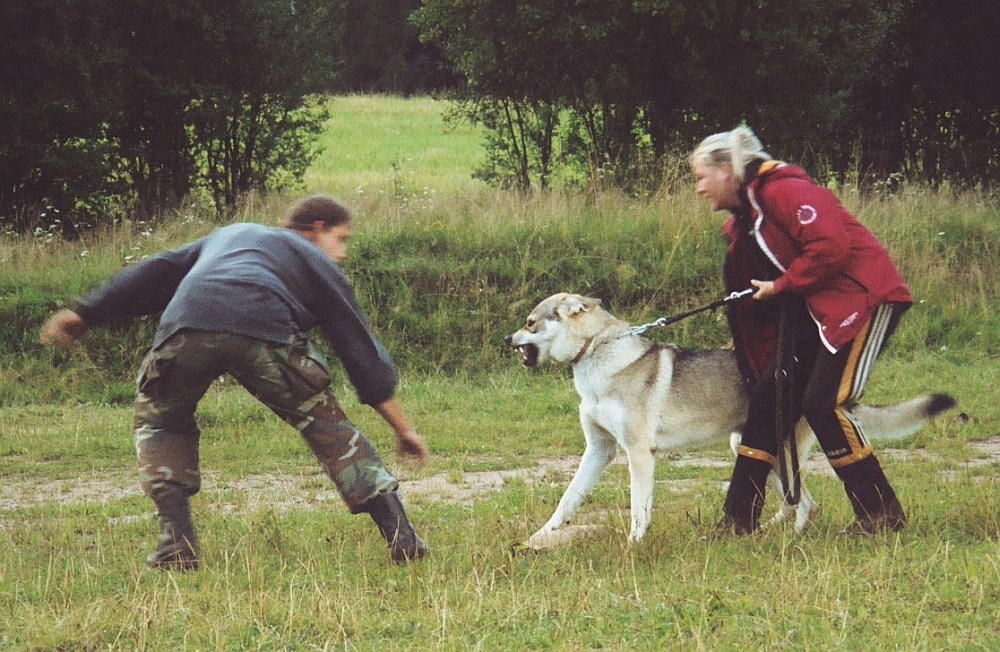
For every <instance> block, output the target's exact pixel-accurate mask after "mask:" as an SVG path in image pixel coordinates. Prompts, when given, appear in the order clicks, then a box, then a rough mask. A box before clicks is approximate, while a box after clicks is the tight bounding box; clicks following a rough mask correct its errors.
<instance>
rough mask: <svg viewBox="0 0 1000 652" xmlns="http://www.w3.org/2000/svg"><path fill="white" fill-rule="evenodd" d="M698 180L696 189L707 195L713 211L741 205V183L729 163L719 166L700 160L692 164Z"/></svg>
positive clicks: (702, 194) (726, 209)
mask: <svg viewBox="0 0 1000 652" xmlns="http://www.w3.org/2000/svg"><path fill="white" fill-rule="evenodd" d="M692 171H693V172H694V177H695V179H696V180H697V183H696V184H695V187H694V191H695V192H696V193H697V194H699V195H701V196H703V197H705V199H707V200H708V203H709V204H710V205H711V206H712V210H713V211H723V210H725V211H734V210H736V209H738V208H739V207H740V195H739V190H740V184H739V182H737V181H736V178H735V177H733V168H732V166H731V165H729V164H728V163H719V164H718V165H717V166H714V165H709V164H708V163H706V162H704V161H698V162H697V163H695V164H694V166H692Z"/></svg>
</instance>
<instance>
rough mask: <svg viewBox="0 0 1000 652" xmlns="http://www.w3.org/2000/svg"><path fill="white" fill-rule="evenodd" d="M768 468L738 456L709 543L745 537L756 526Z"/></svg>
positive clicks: (764, 464)
mask: <svg viewBox="0 0 1000 652" xmlns="http://www.w3.org/2000/svg"><path fill="white" fill-rule="evenodd" d="M770 472H771V465H770V464H769V463H767V462H765V461H763V460H755V459H753V458H751V457H745V456H743V455H739V456H737V458H736V466H734V467H733V477H732V480H731V481H730V483H729V491H728V493H726V502H725V503H724V504H723V505H722V519H721V520H720V521H719V522H718V523H717V524H716V526H715V530H714V531H713V532H712V534H711V535H709V538H710V539H718V538H722V537H725V536H729V535H730V534H736V535H737V536H746V535H748V534H753V533H754V532H756V531H757V529H758V528H759V526H760V513H761V511H762V510H763V509H764V491H765V488H766V486H767V475H768V474H769V473H770Z"/></svg>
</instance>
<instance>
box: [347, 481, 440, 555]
mask: <svg viewBox="0 0 1000 652" xmlns="http://www.w3.org/2000/svg"><path fill="white" fill-rule="evenodd" d="M361 511H364V512H368V514H369V515H370V516H371V517H372V520H373V521H375V525H377V526H378V531H379V533H380V534H381V535H382V538H383V539H385V540H386V542H388V544H389V555H390V556H391V557H392V561H393V562H395V563H397V564H405V563H406V562H408V561H413V560H416V559H420V558H422V557H426V556H427V553H428V550H427V545H426V544H425V543H424V542H423V541H421V540H420V537H418V536H417V533H416V532H414V531H413V526H412V525H410V521H409V519H407V518H406V511H405V510H404V509H403V503H402V502H400V500H399V494H397V493H396V492H395V491H393V492H392V493H388V494H381V495H378V496H376V497H374V498H372V499H371V500H369V501H368V502H367V503H366V504H365V506H364V507H363V508H362V509H361Z"/></svg>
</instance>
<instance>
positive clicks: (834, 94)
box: [0, 0, 1000, 230]
mask: <svg viewBox="0 0 1000 652" xmlns="http://www.w3.org/2000/svg"><path fill="white" fill-rule="evenodd" d="M0 39H2V40H0V67H2V70H3V80H4V81H3V84H2V85H0V124H2V129H0V224H2V225H3V226H5V227H6V228H8V229H13V230H17V229H25V228H31V227H33V226H36V225H37V224H38V223H39V220H40V219H41V218H42V216H48V218H49V219H51V218H52V216H53V215H59V216H61V219H62V221H61V224H62V226H61V227H60V228H63V229H67V228H69V229H72V228H83V227H84V226H85V225H87V224H90V223H92V222H93V221H94V219H95V217H96V216H109V215H114V214H115V213H116V211H117V212H123V211H131V212H139V213H140V214H141V213H149V214H153V213H156V212H158V211H162V210H163V209H165V208H169V207H172V206H176V205H178V203H179V202H181V201H183V200H185V199H186V198H188V197H191V196H192V195H195V196H198V197H200V198H202V199H204V200H205V201H209V202H211V203H213V204H214V205H215V207H216V209H217V210H219V211H220V212H226V211H228V210H231V209H232V208H234V207H235V206H236V205H237V204H238V202H239V201H240V200H241V198H242V197H243V196H245V194H246V193H247V192H249V191H251V190H257V191H269V190H278V189H281V188H285V187H288V186H289V185H292V184H296V183H299V182H300V181H301V179H302V176H303V174H304V172H305V170H306V169H307V168H308V166H309V164H310V163H311V161H312V160H313V159H314V157H315V156H316V155H317V150H316V149H315V141H316V137H317V136H318V134H319V133H320V131H321V130H322V127H323V124H324V122H325V120H326V119H327V118H328V113H327V110H326V104H325V102H324V101H323V97H324V96H326V95H328V94H332V93H338V92H345V91H377V92H390V93H403V94H406V93H428V92H445V93H447V94H448V96H449V97H451V98H452V99H453V100H454V104H453V106H454V109H453V111H452V115H451V117H452V118H453V119H456V120H472V121H474V122H476V123H478V124H480V125H482V126H483V127H484V128H485V133H486V134H487V139H486V141H487V150H488V151H487V154H488V157H487V159H486V163H485V165H484V166H483V167H482V168H481V169H479V170H477V171H476V175H477V176H479V177H481V178H483V179H486V180H488V181H490V182H492V183H496V184H498V185H505V186H510V187H517V188H522V189H528V188H547V187H550V186H551V185H553V183H554V182H555V180H556V179H559V180H560V181H561V182H564V183H578V184H582V185H587V186H593V185H605V184H607V185H614V186H619V187H638V186H642V185H649V184H655V183H657V181H658V179H661V178H662V176H663V170H664V165H665V164H666V163H665V161H668V160H669V156H668V155H669V154H671V153H677V152H682V151H686V150H687V149H689V148H690V146H691V145H692V144H693V143H694V142H696V141H697V140H698V139H699V138H701V137H703V136H704V135H707V134H708V133H711V132H713V131H717V130H720V129H728V128H731V127H733V126H735V125H736V124H738V123H740V122H741V121H746V122H748V123H749V124H751V125H752V126H753V127H754V128H755V130H757V131H758V133H759V134H760V135H761V137H762V139H763V140H764V142H765V143H766V144H767V145H768V147H769V149H770V150H771V151H772V153H773V154H775V155H777V156H781V157H784V158H788V159H791V160H796V161H799V162H802V163H804V164H806V165H807V167H808V168H809V169H810V171H813V172H814V173H817V174H825V175H830V176H834V177H843V176H844V175H846V174H849V173H852V172H853V173H857V174H859V176H860V177H861V178H868V179H875V180H882V181H891V180H893V179H898V178H900V176H915V177H917V178H919V179H921V180H926V181H929V182H941V181H944V180H949V181H951V182H955V183H963V184H991V183H993V182H995V181H996V180H997V178H998V174H997V173H998V169H1000V151H998V150H1000V138H998V136H1000V134H998V131H1000V66H997V65H996V64H997V63H998V61H997V59H998V57H1000V54H998V53H1000V3H996V2H994V1H993V0H947V1H944V0H875V1H872V0H781V1H779V0H757V2H754V3H731V2H720V1H718V0H697V1H695V0H461V1H458V0H423V1H422V2H421V0H161V1H160V2H155V3H154V2H150V1H149V0H72V2H67V1H66V0H19V1H18V2H16V3H4V4H3V5H2V7H0ZM675 158H676V157H675Z"/></svg>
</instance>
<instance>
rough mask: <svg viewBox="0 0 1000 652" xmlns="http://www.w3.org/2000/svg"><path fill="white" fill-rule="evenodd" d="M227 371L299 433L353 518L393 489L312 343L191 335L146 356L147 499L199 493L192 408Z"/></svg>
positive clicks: (140, 432)
mask: <svg viewBox="0 0 1000 652" xmlns="http://www.w3.org/2000/svg"><path fill="white" fill-rule="evenodd" d="M225 373H229V374H230V375H231V376H233V377H234V378H235V379H236V380H237V382H239V383H240V385H242V386H243V387H245V388H246V389H247V390H248V391H249V392H250V393H251V394H253V396H254V397H256V398H257V399H258V400H260V401H261V402H262V403H264V404H265V405H267V406H268V407H269V408H271V410H272V411H274V413H275V414H277V415H278V416H279V417H281V419H282V420H284V421H285V422H286V423H288V424H290V425H292V426H293V427H294V428H295V429H297V430H298V431H299V433H300V434H301V435H302V438H303V439H305V440H306V443H308V444H309V447H310V448H311V449H312V452H313V454H315V455H316V459H317V460H319V463H320V465H321V466H322V467H323V469H324V470H325V471H326V473H327V475H328V476H330V479H331V480H333V483H334V484H335V485H336V487H337V490H338V491H339V492H340V495H341V497H342V498H343V499H344V502H345V503H346V504H347V506H348V508H349V509H350V510H351V512H357V511H358V510H359V509H360V508H361V506H362V505H364V503H366V502H367V501H368V500H369V499H371V498H373V497H374V496H376V495H378V494H382V493H387V492H390V491H395V490H396V488H397V487H398V484H399V483H398V481H397V480H396V478H395V477H393V475H392V474H391V473H389V471H388V470H387V469H386V467H385V465H384V464H383V463H382V460H381V459H380V458H379V456H378V454H377V453H376V452H375V449H374V448H373V447H372V445H371V443H370V442H369V441H368V438H367V437H365V435H364V434H363V433H362V432H361V431H360V430H359V429H358V428H357V426H355V425H354V424H353V423H351V422H350V421H349V420H348V419H347V417H346V415H345V414H344V412H343V411H342V410H341V409H340V406H339V405H338V403H337V399H336V397H335V396H334V395H333V392H332V391H331V390H330V375H329V373H328V371H327V368H326V363H325V361H324V360H323V357H322V356H321V355H320V354H319V352H318V351H315V349H314V348H313V347H312V345H311V344H310V343H309V342H308V340H305V339H299V340H297V341H295V342H293V343H291V344H275V343H271V342H264V341H261V340H256V339H252V338H248V337H242V336H238V335H230V334H226V333H209V332H203V331H191V330H187V331H181V332H179V333H177V334H176V335H174V336H172V337H171V338H169V339H168V340H167V341H166V342H164V343H163V344H162V345H160V347H159V348H157V349H155V350H153V351H150V352H149V353H148V354H146V357H145V359H144V360H143V363H142V368H141V370H140V372H139V379H138V395H137V397H136V403H135V447H136V455H137V456H138V460H139V481H140V484H141V485H142V488H143V491H145V492H146V494H147V495H149V496H155V495H157V494H158V493H161V492H164V491H168V490H176V489H180V490H181V491H184V492H185V493H187V494H188V495H191V494H194V493H196V492H197V491H198V490H199V489H200V488H201V474H200V471H199V463H198V441H199V437H200V435H201V432H200V430H199V429H198V424H197V421H196V420H195V408H196V407H197V405H198V401H200V400H201V398H202V397H203V396H204V395H205V392H207V391H208V388H209V386H210V385H211V384H212V382H213V381H214V380H215V379H216V378H218V377H219V376H221V375H223V374H225Z"/></svg>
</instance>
